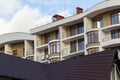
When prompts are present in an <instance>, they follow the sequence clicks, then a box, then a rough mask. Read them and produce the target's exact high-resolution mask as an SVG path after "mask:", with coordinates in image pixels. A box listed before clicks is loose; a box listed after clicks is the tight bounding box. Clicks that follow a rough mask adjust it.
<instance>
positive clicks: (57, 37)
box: [56, 30, 59, 39]
mask: <svg viewBox="0 0 120 80" xmlns="http://www.w3.org/2000/svg"><path fill="white" fill-rule="evenodd" d="M56 39H59V31H58V30H57V31H56Z"/></svg>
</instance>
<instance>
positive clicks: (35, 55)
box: [34, 35, 37, 61]
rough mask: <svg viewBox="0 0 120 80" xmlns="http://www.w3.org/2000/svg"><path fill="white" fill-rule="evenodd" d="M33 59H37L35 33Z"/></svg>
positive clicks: (35, 37)
mask: <svg viewBox="0 0 120 80" xmlns="http://www.w3.org/2000/svg"><path fill="white" fill-rule="evenodd" d="M34 61H37V35H34Z"/></svg>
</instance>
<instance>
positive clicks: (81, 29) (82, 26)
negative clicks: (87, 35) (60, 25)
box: [78, 23, 84, 34]
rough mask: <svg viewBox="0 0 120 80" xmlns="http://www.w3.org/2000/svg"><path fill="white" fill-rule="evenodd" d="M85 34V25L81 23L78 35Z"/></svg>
mask: <svg viewBox="0 0 120 80" xmlns="http://www.w3.org/2000/svg"><path fill="white" fill-rule="evenodd" d="M83 32H84V24H83V23H80V24H78V34H80V33H83Z"/></svg>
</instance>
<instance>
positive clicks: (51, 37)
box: [30, 0, 120, 63]
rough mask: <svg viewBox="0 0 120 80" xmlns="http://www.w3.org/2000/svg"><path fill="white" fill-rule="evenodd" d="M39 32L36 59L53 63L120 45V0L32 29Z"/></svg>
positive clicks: (108, 0)
mask: <svg viewBox="0 0 120 80" xmlns="http://www.w3.org/2000/svg"><path fill="white" fill-rule="evenodd" d="M30 33H31V34H32V35H35V54H34V56H35V57H34V58H35V60H36V61H39V62H43V63H49V62H57V61H60V60H65V59H69V58H71V57H74V56H76V55H88V54H91V53H95V52H98V51H104V50H109V49H113V48H116V47H117V48H119V46H120V40H119V39H120V3H119V0H106V1H103V2H101V3H99V4H97V5H95V6H93V7H92V8H90V9H89V10H87V11H85V12H83V9H81V8H77V9H76V15H74V16H71V17H67V18H64V17H61V16H59V15H54V16H53V22H52V23H49V24H47V25H43V26H40V27H36V28H33V29H31V30H30Z"/></svg>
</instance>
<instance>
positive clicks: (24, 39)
mask: <svg viewBox="0 0 120 80" xmlns="http://www.w3.org/2000/svg"><path fill="white" fill-rule="evenodd" d="M0 52H2V53H6V54H9V55H13V56H17V57H21V58H24V59H30V60H34V37H33V36H32V35H30V34H28V33H21V32H15V33H7V34H3V35H0Z"/></svg>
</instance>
